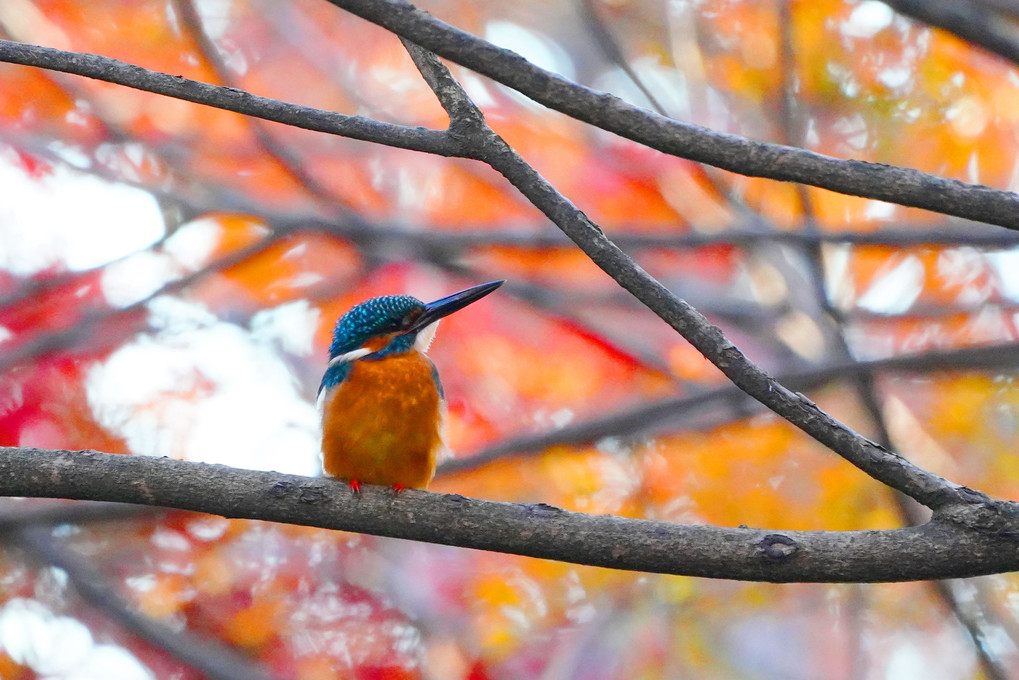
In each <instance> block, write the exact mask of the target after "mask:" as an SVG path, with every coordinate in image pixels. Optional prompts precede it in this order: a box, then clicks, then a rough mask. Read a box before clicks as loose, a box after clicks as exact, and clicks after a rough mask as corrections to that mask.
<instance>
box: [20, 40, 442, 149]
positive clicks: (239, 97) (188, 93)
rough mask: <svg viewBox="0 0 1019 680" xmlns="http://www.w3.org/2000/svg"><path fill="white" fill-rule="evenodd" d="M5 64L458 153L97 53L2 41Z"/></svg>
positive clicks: (355, 120)
mask: <svg viewBox="0 0 1019 680" xmlns="http://www.w3.org/2000/svg"><path fill="white" fill-rule="evenodd" d="M0 62H8V63H11V64H21V65H23V66H36V67H39V68H45V69H49V70H52V71H61V72H63V73H73V74H75V75H79V76H85V77H87V78H95V79H96V80H103V81H106V82H108V83H115V84H117V85H123V86H125V87H130V88H134V89H136V90H144V91H146V92H154V93H155V94H162V95H166V96H167V97H174V98H175V99H183V100H185V101H189V102H194V103H196V104H203V105H205V106H211V107H213V108H217V109H223V110H225V111H233V112H235V113H241V114H244V115H246V116H253V117H255V118H261V119H263V120H271V121H273V122H276V123H283V124H284V125H290V126H293V127H298V128H303V129H305V130H313V131H315V132H326V133H329V134H332V135H339V136H341V137H349V138H351V139H359V140H362V141H366V142H374V143H376V144H384V145H385V146H393V147H397V148H400V149H410V150H413V151H423V152H425V153H433V154H438V155H440V156H452V155H455V154H456V151H457V149H456V144H455V142H454V141H453V140H451V139H450V137H449V135H447V134H446V132H445V131H443V130H428V129H426V128H420V127H408V126H406V125H394V124H391V123H382V122H379V121H377V120H372V119H371V118H364V117H362V116H346V115H343V114H341V113H335V112H333V111H323V110H322V109H315V108H312V107H309V106H299V105H297V104H290V103H287V102H282V101H279V100H276V99H270V98H268V97H259V96H258V95H254V94H251V93H249V92H245V91H244V90H238V89H236V88H233V87H221V86H217V85H210V84H208V83H203V82H200V81H197V80H191V79H189V78H185V77H183V76H174V75H170V74H167V73H160V72H159V71H151V70H149V69H146V68H142V67H141V66H136V65H134V64H129V63H127V62H124V61H120V60H119V59H112V58H110V57H103V56H100V55H97V54H84V53H81V52H68V51H65V50H57V49H53V48H51V47H40V46H38V45H27V44H25V43H19V42H13V41H10V40H0Z"/></svg>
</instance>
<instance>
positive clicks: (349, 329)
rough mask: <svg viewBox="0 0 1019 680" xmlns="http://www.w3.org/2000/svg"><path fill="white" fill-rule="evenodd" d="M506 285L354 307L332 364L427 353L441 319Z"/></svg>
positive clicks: (339, 333)
mask: <svg viewBox="0 0 1019 680" xmlns="http://www.w3.org/2000/svg"><path fill="white" fill-rule="evenodd" d="M502 284H503V281H492V282H490V283H483V284H481V285H480V286H474V287H473V288H468V289H467V290H462V291H460V292H459V293H454V294H452V295H449V296H447V297H444V298H442V299H441V300H436V301H435V302H428V303H425V302H421V300H418V299H417V298H415V297H411V296H410V295H383V296H382V297H376V298H372V299H370V300H366V301H365V302H362V303H361V304H359V305H356V306H354V308H353V309H351V310H350V311H349V312H347V313H346V314H344V315H343V316H341V317H340V319H339V320H338V321H337V322H336V327H335V328H334V329H333V342H332V344H331V345H329V359H330V363H332V362H334V361H336V360H339V361H350V360H353V359H359V358H360V357H363V356H367V355H369V354H375V355H380V356H384V355H387V354H394V353H400V352H409V351H410V350H412V349H418V350H420V351H422V352H423V351H425V350H426V349H428V345H429V344H431V341H432V338H433V337H434V336H435V327H436V324H437V322H438V321H439V319H441V318H442V317H444V316H448V315H450V314H452V313H453V312H456V311H458V310H461V309H463V308H464V307H466V306H467V305H469V304H471V303H472V302H476V301H478V300H480V299H481V298H483V297H484V296H486V295H488V294H489V293H491V292H492V291H493V290H495V289H496V288H498V287H499V286H501V285H502Z"/></svg>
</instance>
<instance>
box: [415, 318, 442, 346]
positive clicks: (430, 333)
mask: <svg viewBox="0 0 1019 680" xmlns="http://www.w3.org/2000/svg"><path fill="white" fill-rule="evenodd" d="M438 329H439V322H438V321H433V322H432V323H430V324H428V325H427V326H425V327H424V328H422V329H421V330H419V331H418V336H417V338H415V339H414V349H416V350H417V351H419V352H427V351H428V348H429V347H431V346H432V340H434V339H435V331H437V330H438Z"/></svg>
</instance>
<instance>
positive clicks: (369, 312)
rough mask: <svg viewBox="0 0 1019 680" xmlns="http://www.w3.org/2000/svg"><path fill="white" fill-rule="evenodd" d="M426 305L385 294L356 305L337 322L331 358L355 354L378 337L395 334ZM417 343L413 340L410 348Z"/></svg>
mask: <svg viewBox="0 0 1019 680" xmlns="http://www.w3.org/2000/svg"><path fill="white" fill-rule="evenodd" d="M424 306H425V305H424V303H423V302H421V300H418V299H417V298H416V297H413V296H410V295H383V296H382V297H377V298H372V299H371V300H367V301H365V302H362V303H361V304H359V305H355V306H354V307H353V308H352V309H351V310H350V311H349V312H347V313H346V314H344V315H343V316H341V317H340V319H339V321H337V322H336V327H335V328H333V341H332V344H330V345H329V357H330V358H335V357H338V356H340V355H343V354H346V353H347V352H353V351H354V350H355V349H358V348H359V347H362V346H363V345H364V343H366V342H368V340H370V339H371V338H373V337H375V336H378V335H385V334H387V333H395V332H396V331H398V330H400V323H401V322H402V321H403V320H404V319H405V318H406V317H407V315H408V314H410V313H411V312H413V311H414V310H415V309H424ZM413 344H414V338H413V337H411V338H410V345H413ZM409 348H410V347H409V346H408V347H407V348H406V349H409Z"/></svg>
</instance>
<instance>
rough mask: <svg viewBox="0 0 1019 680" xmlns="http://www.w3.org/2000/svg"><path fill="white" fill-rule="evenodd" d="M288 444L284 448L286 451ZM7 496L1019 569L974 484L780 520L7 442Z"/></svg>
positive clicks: (727, 572)
mask: <svg viewBox="0 0 1019 680" xmlns="http://www.w3.org/2000/svg"><path fill="white" fill-rule="evenodd" d="M281 455H283V454H282V452H281ZM0 495H4V496H31V497H59V498H72V499H81V500H104V501H114V502H121V503H136V504H142V505H153V506H163V507H169V508H176V509H181V510H191V511H195V512H204V513H210V514H214V515H222V516H224V517H230V518H243V519H257V520H267V521H272V522H284V523H287V524H299V525H304V526H313V527H321V528H325V529H339V530H344V531H356V532H361V533H366V534H374V535H377V536H390V537H394V538H404V539H410V540H415V541H424V542H428V543H438V544H443V545H453V546H460V547H464V548H475V549H480V550H492V551H497V552H504V553H510V554H515V555H525V556H529V557H539V558H544V559H551V560H558V561H562V562H570V563H574V564H586V565H593V566H599V567H609V568H613V569H624V570H632V571H645V572H654V573H665V574H684V575H688V576H704V577H709V578H727V579H740V580H747V581H770V582H793V581H811V582H874V581H913V580H922V579H934V578H953V577H965V576H976V575H980V574H992V573H1000V572H1005V571H1012V570H1016V569H1019V548H1017V547H1016V545H1015V543H1014V541H1012V539H1011V538H1009V536H1010V535H1015V533H1016V532H1017V531H1019V519H1017V511H1016V510H1015V506H1014V505H1013V504H1011V503H1004V502H999V501H990V500H987V499H986V498H985V497H981V496H977V495H974V497H973V500H972V502H971V503H968V504H964V505H959V506H952V507H949V508H944V509H942V511H941V512H939V513H936V514H935V519H934V520H933V521H931V522H929V523H928V524H925V525H923V526H920V527H910V528H905V529H893V530H887V531H846V532H829V531H775V530H764V529H749V528H724V527H713V526H699V525H683V524H672V523H669V522H660V521H653V520H644V519H627V518H623V517H615V516H611V515H599V516H594V515H585V514H581V513H576V512H569V511H566V510H562V509H560V508H556V507H552V506H549V505H545V504H536V505H526V504H519V503H498V502H493V501H484V500H478V499H474V498H466V497H463V496H457V495H451V494H436V493H430V492H427V491H417V490H407V491H404V492H402V493H400V494H399V495H394V493H393V492H392V490H390V489H387V488H383V487H373V486H365V487H364V488H363V490H362V492H361V494H360V495H354V494H352V493H351V491H350V489H349V487H348V486H347V485H346V484H344V483H341V482H338V481H335V480H332V479H316V478H310V477H298V476H295V475H285V474H281V473H277V472H258V471H253V470H241V469H237V468H230V467H226V466H223V465H207V464H204V463H193V462H187V461H179V460H170V459H166V458H152V457H147V456H127V455H114V454H109V453H100V452H96V451H51V450H41V449H25V448H0Z"/></svg>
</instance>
